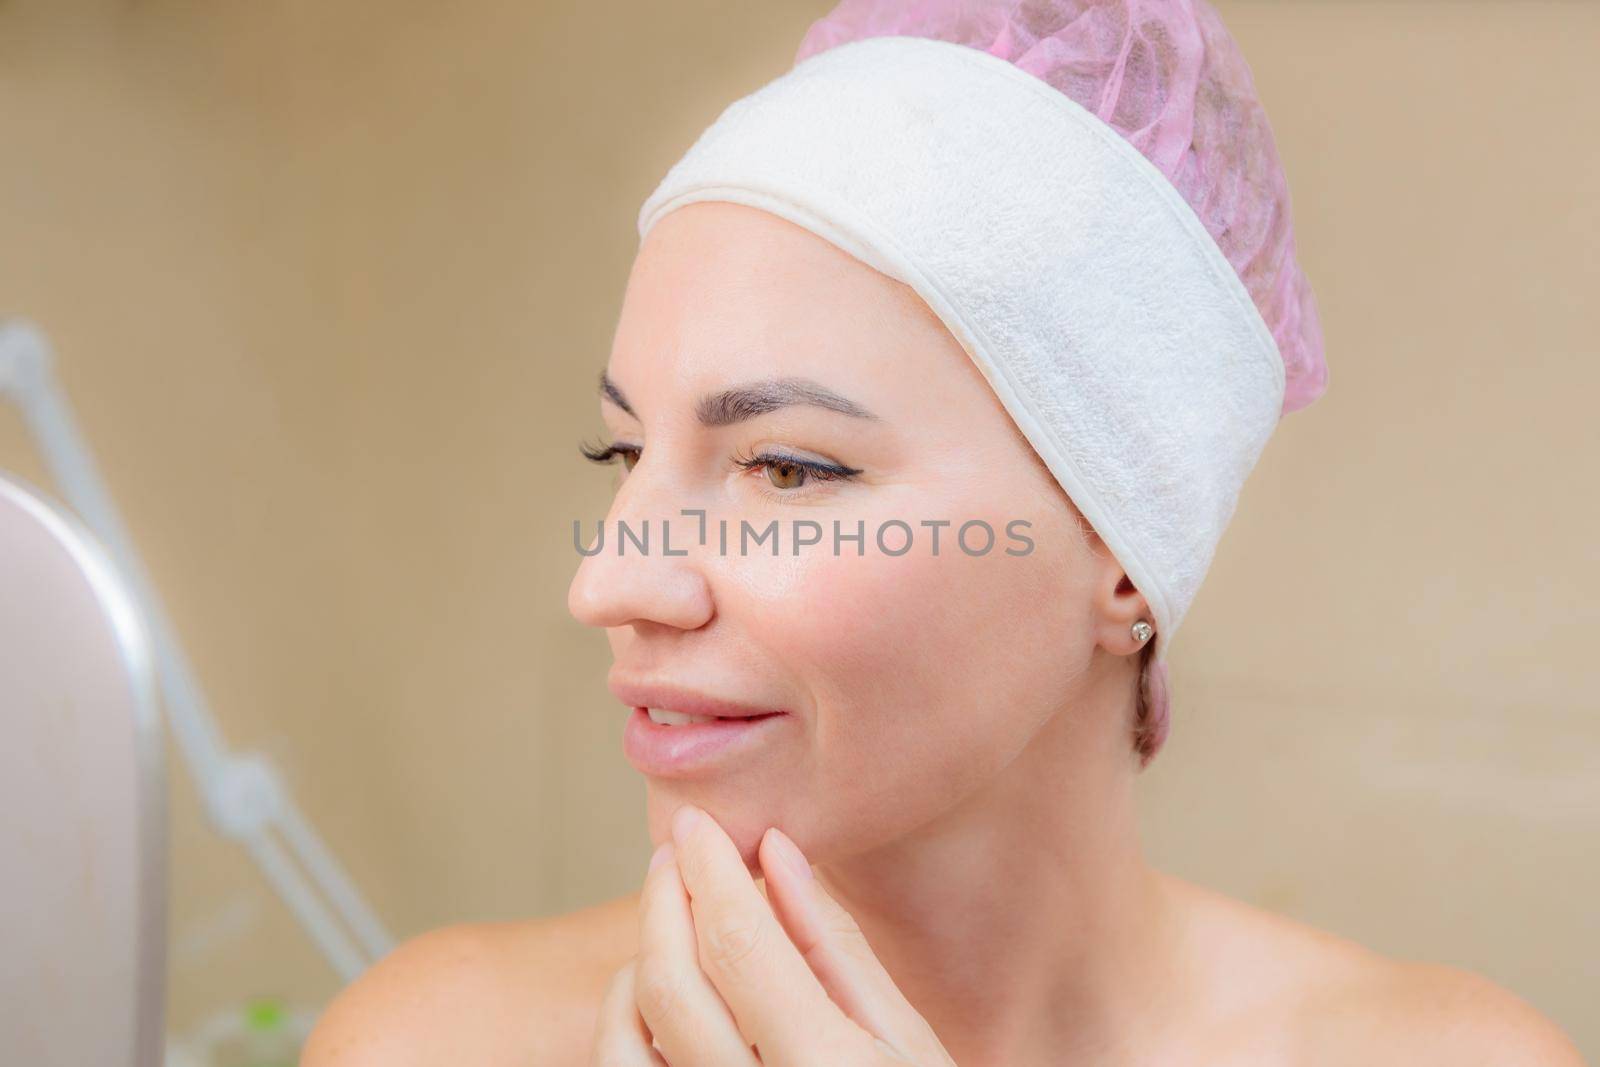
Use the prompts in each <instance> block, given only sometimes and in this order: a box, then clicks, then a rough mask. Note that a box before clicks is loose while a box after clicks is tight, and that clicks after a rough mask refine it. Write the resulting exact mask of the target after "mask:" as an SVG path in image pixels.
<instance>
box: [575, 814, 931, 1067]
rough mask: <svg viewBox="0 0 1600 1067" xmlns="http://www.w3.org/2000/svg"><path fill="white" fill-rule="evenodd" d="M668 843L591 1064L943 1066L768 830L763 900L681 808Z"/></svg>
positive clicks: (705, 824) (827, 899)
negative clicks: (635, 949)
mask: <svg viewBox="0 0 1600 1067" xmlns="http://www.w3.org/2000/svg"><path fill="white" fill-rule="evenodd" d="M672 837H673V840H672V841H670V842H664V843H663V844H662V845H661V847H660V848H658V849H657V850H656V854H655V855H654V856H653V857H652V858H651V861H650V871H649V873H648V874H646V876H645V882H644V891H643V893H642V894H641V896H640V902H639V952H638V954H637V955H636V956H635V957H634V958H633V959H632V960H630V961H629V962H628V963H627V964H626V965H625V966H623V967H622V968H621V969H620V970H619V971H618V972H617V973H616V975H614V976H613V977H612V979H611V983H610V984H609V985H608V986H607V987H606V994H605V999H604V1002H603V1003H602V1005H601V1008H600V1019H599V1022H598V1023H597V1025H596V1030H595V1046H594V1057H593V1059H592V1060H591V1063H592V1064H593V1065H595V1067H647V1065H654V1067H660V1065H663V1064H665V1065H667V1067H751V1065H754V1064H766V1065H769V1067H779V1065H781V1067H801V1065H804V1067H811V1065H823V1064H826V1065H829V1067H880V1065H888V1064H900V1065H902V1067H903V1065H905V1064H913V1065H915V1067H954V1063H953V1062H952V1061H951V1059H950V1056H949V1054H948V1053H946V1052H945V1050H944V1047H943V1046H942V1045H941V1044H940V1043H939V1039H938V1038H937V1037H936V1036H935V1035H934V1032H933V1028H932V1027H930V1026H929V1025H928V1023H927V1021H926V1020H925V1019H923V1018H922V1016H921V1015H919V1014H918V1013H917V1011H916V1009H915V1008H913V1007H912V1006H911V1004H910V1002H909V1001H907V1000H906V998H905V996H904V995H902V994H901V992H900V990H899V989H898V988H897V987H896V986H895V984H894V980H893V979H891V978H890V977H889V973H888V972H887V971H885V970H884V968H883V965H882V964H881V963H880V962H878V958H877V956H876V955H874V953H873V951H872V949H871V948H870V947H868V945H867V940H866V938H865V937H863V936H862V933H861V928H860V927H859V926H857V925H856V922H855V920H854V919H852V918H851V917H850V914H849V913H848V912H847V911H845V910H844V908H843V907H841V906H840V905H839V903H838V902H837V901H835V900H834V899H833V898H832V897H831V896H829V895H828V893H827V892H826V891H825V890H824V889H823V888H822V886H821V884H820V883H818V882H817V881H816V879H815V878H814V877H812V873H811V867H810V865H809V864H808V863H807V862H806V859H805V857H804V856H802V855H801V853H800V850H799V848H798V847H796V846H795V844H794V842H792V841H790V840H789V838H788V837H786V836H784V834H783V833H782V832H781V831H779V830H778V828H777V827H772V828H771V829H769V830H768V831H767V832H766V833H765V834H764V835H763V836H762V838H761V844H760V847H759V849H758V853H757V854H758V856H759V858H760V862H761V871H762V875H763V877H764V878H765V880H766V886H767V895H766V897H765V898H764V897H763V896H762V894H761V891H760V889H759V888H757V886H756V883H755V879H753V878H752V877H751V876H750V872H749V870H747V869H746V867H745V864H744V860H743V859H742V858H741V857H740V855H739V851H738V848H737V847H736V846H735V845H734V843H733V841H732V840H731V839H730V838H729V837H728V835H727V833H726V832H725V831H724V830H723V829H722V827H721V826H719V825H717V823H716V821H715V820H714V819H712V818H711V816H709V815H707V814H706V813H705V812H703V811H701V810H700V809H698V808H694V807H690V806H684V807H682V808H679V809H678V811H677V812H675V813H674V815H673V819H672ZM769 901H770V903H769ZM652 1044H653V1046H654V1047H652ZM658 1050H659V1051H658Z"/></svg>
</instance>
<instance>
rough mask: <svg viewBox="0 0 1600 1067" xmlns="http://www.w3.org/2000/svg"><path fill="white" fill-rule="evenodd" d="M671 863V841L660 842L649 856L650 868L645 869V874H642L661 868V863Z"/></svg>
mask: <svg viewBox="0 0 1600 1067" xmlns="http://www.w3.org/2000/svg"><path fill="white" fill-rule="evenodd" d="M671 862H672V842H671V841H663V842H661V844H659V845H657V846H656V850H655V851H654V852H652V853H651V854H650V866H649V867H646V868H645V872H644V873H645V874H649V873H650V872H651V871H653V870H655V869H656V868H657V867H659V866H661V865H662V864H663V863H671Z"/></svg>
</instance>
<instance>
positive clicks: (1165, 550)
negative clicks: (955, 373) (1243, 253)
mask: <svg viewBox="0 0 1600 1067" xmlns="http://www.w3.org/2000/svg"><path fill="white" fill-rule="evenodd" d="M703 200H719V201H731V202H734V203H740V204H746V205H749V206H751V207H756V208H760V209H762V210H765V211H769V212H771V213H773V214H775V215H778V216H780V217H782V218H785V219H788V220H789V221H791V222H794V223H796V224H797V225H800V226H803V227H805V228H806V229H808V230H811V231H813V232H815V233H816V234H818V235H819V236H821V237H823V238H825V239H827V240H828V241H830V242H832V243H833V244H835V245H837V246H839V247H840V248H842V249H843V250H845V251H847V252H849V253H850V254H852V255H854V256H855V257H856V258H858V259H860V260H862V261H863V262H865V263H867V264H868V265H870V266H872V267H874V268H876V269H877V270H879V271H881V272H883V273H884V274H886V275H888V276H890V277H892V278H895V279H897V280H899V281H901V282H903V283H905V284H906V285H909V286H910V287H911V288H912V289H914V290H915V291H916V292H917V293H918V294H919V295H920V296H921V297H922V299H923V300H925V301H926V302H927V304H928V306H929V307H930V308H931V309H932V310H933V312H934V313H935V314H936V315H938V317H939V319H940V320H941V321H942V322H943V323H944V325H945V326H946V328H948V329H949V330H950V332H951V333H952V334H953V335H954V336H955V337H956V339H957V340H958V341H959V342H960V343H961V345H962V346H963V347H964V348H965V349H966V351H967V353H968V354H969V355H970V356H971V357H972V359H973V361H974V362H975V363H976V364H977V365H978V367H979V369H980V370H982V372H983V375H984V377H985V378H986V379H988V382H989V384H990V385H991V386H992V387H993V389H994V391H995V393H996V394H997V395H998V396H999V398H1000V401H1001V402H1002V403H1003V404H1004V405H1005V408H1006V410H1007V411H1008V412H1009V413H1010V414H1011V417H1012V418H1013V419H1014V420H1015V421H1016V423H1017V426H1018V427H1019V428H1020V429H1021V431H1022V433H1023V435H1024V436H1026V438H1027V439H1028V441H1029V442H1030V443H1031V444H1032V445H1033V447H1034V449H1035V450H1036V451H1037V452H1038V453H1039V456H1040V457H1041V458H1042V459H1043V460H1044V462H1045V464H1046V466H1048V467H1049V469H1050V471H1051V473H1053V474H1054V475H1055V477H1056V479H1057V481H1059V482H1060V483H1061V486H1062V488H1063V489H1064V490H1065V491H1066V493H1067V495H1068V496H1069V497H1070V498H1071V499H1072V501H1073V503H1074V504H1075V505H1076V506H1077V508H1078V510H1079V511H1081V512H1082V513H1083V515H1084V517H1085V518H1086V519H1087V520H1088V521H1089V522H1090V524H1091V525H1093V527H1094V529H1095V531H1096V533H1098V534H1099V536H1100V538H1101V539H1102V540H1103V541H1104V542H1105V543H1106V546H1107V547H1108V548H1109V549H1110V550H1111V552H1112V553H1113V554H1114V555H1115V556H1116V558H1117V561H1118V562H1119V563H1120V564H1121V565H1122V567H1123V569H1124V570H1126V571H1127V574H1128V578H1129V580H1130V581H1131V582H1132V583H1133V585H1134V586H1135V588H1137V589H1138V590H1139V592H1140V593H1142V594H1143V595H1144V597H1145V599H1146V601H1147V602H1148V603H1149V605H1150V609H1151V612H1152V613H1153V614H1154V615H1155V623H1156V647H1155V651H1154V653H1152V655H1153V656H1154V657H1155V658H1156V659H1157V660H1165V658H1166V654H1167V648H1168V646H1169V645H1170V643H1171V641H1172V636H1173V634H1174V633H1175V632H1176V631H1177V629H1178V625H1179V624H1180V623H1181V622H1182V620H1183V617H1184V615H1185V613H1186V612H1187V611H1188V608H1189V605H1190V603H1191V602H1192V601H1193V599H1194V595H1195V592H1196V590H1197V589H1198V588H1199V586H1200V582H1201V580H1202V579H1203V578H1204V577H1205V573H1206V570H1207V569H1208V568H1209V567H1210V564H1211V559H1212V556H1213V554H1214V553H1215V550H1216V545H1217V542H1218V540H1219V539H1220V538H1221V536H1222V531H1223V530H1224V528H1225V527H1226V526H1227V524H1228V521H1229V520H1230V518H1231V517H1232V515H1233V511H1234V508H1235V506H1236V504H1237V501H1238V496H1239V491H1240V489H1241V487H1242V486H1243V483H1244V480H1245V478H1246V477H1247V476H1248V475H1249V473H1250V471H1251V469H1252V468H1253V467H1254V466H1255V463H1256V460H1257V458H1258V457H1259V456H1260V454H1261V450H1262V448H1263V447H1265V445H1266V442H1267V439H1268V438H1269V437H1270V436H1271V435H1272V432H1273V430H1274V429H1275V428H1276V426H1277V423H1278V419H1279V417H1280V415H1281V413H1282V407H1283V395H1284V366H1283V361H1282V359H1281V358H1280V356H1279V354H1278V349H1277V345H1276V343H1275V342H1274V341H1273V338H1272V334H1271V332H1270V331H1269V330H1268V328H1267V325H1266V323H1265V322H1264V321H1263V320H1262V318H1261V314H1260V312H1259V311H1257V309H1256V306H1255V303H1254V302H1253V301H1252V300H1251V298H1250V295H1249V293H1248V292H1247V291H1246V289H1245V287H1244V284H1243V283H1242V282H1241V281H1240V280H1239V276H1238V274H1237V273H1236V272H1235V271H1234V269H1233V267H1232V266H1231V265H1230V264H1229V263H1228V261H1227V259H1226V258H1225V257H1224V256H1223V254H1222V251H1221V249H1220V248H1218V247H1217V244H1216V242H1215V241H1214V240H1213V239H1212V238H1211V235H1210V234H1209V233H1207V232H1206V229H1205V227H1204V225H1203V224H1202V223H1201V222H1200V219H1199V218H1198V217H1197V216H1196V215H1195V213H1194V210H1193V209H1192V208H1191V207H1190V206H1189V204H1188V203H1187V202H1186V201H1185V200H1184V199H1183V197H1182V196H1181V195H1180V194H1179V193H1178V191H1177V190H1176V189H1175V188H1174V187H1173V186H1172V184H1171V183H1170V182H1169V181H1168V180H1167V179H1166V177H1165V176H1164V175H1162V174H1161V172H1160V171H1158V170H1156V168H1155V167H1154V166H1153V165H1152V164H1151V163H1150V161H1149V160H1147V159H1145V157H1144V156H1142V155H1140V154H1139V151H1138V150H1137V149H1136V148H1134V147H1133V145H1131V144H1130V143H1128V142H1127V141H1126V140H1124V139H1123V138H1122V137H1121V136H1120V135H1119V134H1118V133H1117V132H1116V131H1115V130H1113V129H1112V128H1111V127H1110V126H1108V125H1107V124H1105V123H1104V122H1102V121H1101V120H1100V119H1098V118H1096V117H1095V116H1094V115H1092V114H1090V113H1089V112H1088V111H1086V110H1084V109H1083V108H1082V107H1081V106H1079V105H1078V104H1077V103H1076V102H1075V101H1073V100H1072V99H1071V98H1070V97H1068V96H1066V95H1065V94H1063V93H1061V92H1059V91H1057V90H1056V89H1054V88H1053V87H1051V86H1050V85H1048V84H1046V83H1045V82H1043V81H1041V80H1039V79H1038V78H1035V77H1034V76H1033V75H1031V74H1029V73H1027V72H1026V71H1024V70H1021V69H1020V68H1018V67H1016V66H1013V65H1012V64H1011V63H1009V62H1007V61H1005V60H1003V59H999V58H997V57H995V56H992V55H990V54H988V53H987V52H983V51H980V50H978V49H976V48H972V47H969V46H966V45H958V44H953V43H950V42H947V41H940V40H935V39H931V38H922V37H872V38H867V39H864V40H858V41H852V42H850V43H847V44H842V45H837V46H835V47H833V48H830V49H828V50H826V51H823V52H820V53H818V54H816V55H813V56H810V57H809V58H807V59H805V60H803V61H802V62H800V63H799V64H797V65H796V66H794V67H793V68H792V69H791V70H789V71H788V72H787V73H785V74H784V75H782V76H781V77H779V78H777V79H776V80H774V81H772V82H770V83H768V84H767V85H765V86H763V87H762V88H760V89H758V90H757V91H755V92H754V93H751V94H750V95H749V96H746V97H744V98H743V99H740V100H737V101H735V102H734V103H733V104H731V105H729V106H728V108H727V109H726V110H724V111H723V113H722V114H721V115H720V116H719V117H718V118H717V120H716V121H715V122H714V123H712V125H711V126H710V127H708V128H707V129H706V130H705V132H704V133H702V134H701V135H700V137H699V139H698V140H696V141H695V143H694V145H693V146H691V147H690V149H689V151H688V152H687V153H686V154H685V155H684V156H683V158H682V159H680V160H679V161H678V162H677V163H676V164H675V165H674V166H673V167H672V169H671V170H670V171H668V172H667V175H666V176H665V177H664V178H663V179H662V180H661V183H660V184H659V185H658V186H657V187H656V189H655V191H654V192H653V193H651V195H650V196H649V198H648V199H646V200H645V202H644V205H643V206H642V207H641V208H640V211H639V239H640V241H641V242H643V240H644V238H645V235H646V234H647V233H649V231H650V228H651V226H653V225H654V224H655V223H656V222H657V221H658V220H659V219H660V218H661V217H662V216H664V215H665V214H666V213H667V212H669V211H672V210H673V209H674V208H678V207H682V206H683V205H685V204H690V203H694V202H696V201H703Z"/></svg>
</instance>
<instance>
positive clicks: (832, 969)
mask: <svg viewBox="0 0 1600 1067" xmlns="http://www.w3.org/2000/svg"><path fill="white" fill-rule="evenodd" d="M757 853H758V855H759V856H760V859H761V869H762V873H763V875H764V877H765V880H766V883H767V902H768V903H769V904H770V905H771V906H772V910H773V912H774V913H775V914H776V915H777V917H778V921H779V922H780V923H782V924H783V928H784V930H785V931H786V932H787V933H788V935H789V940H791V941H793V942H794V945H795V947H796V948H797V949H799V950H800V954H801V956H803V957H804V958H805V961H806V963H807V964H808V965H809V966H810V967H811V970H812V973H814V974H815V975H816V976H817V980H818V981H819V982H821V983H822V986H823V988H824V989H826V990H827V992H828V996H829V997H830V998H832V1000H833V1002H834V1003H835V1004H837V1005H839V1007H840V1009H841V1010H843V1011H844V1013H845V1014H846V1015H848V1016H849V1017H850V1018H851V1019H853V1020H855V1022H856V1023H857V1024H858V1025H859V1026H861V1027H862V1028H863V1029H865V1030H866V1031H867V1032H868V1033H870V1034H872V1035H873V1036H874V1037H877V1038H880V1039H882V1041H883V1043H885V1044H887V1045H888V1046H889V1047H890V1048H891V1049H892V1050H893V1051H894V1052H895V1053H897V1054H898V1055H900V1056H903V1057H905V1058H906V1059H907V1060H908V1062H915V1063H930V1064H931V1063H949V1062H950V1059H949V1055H948V1053H946V1052H945V1050H944V1047H943V1046H942V1045H941V1044H940V1043H939V1039H938V1037H937V1036H935V1035H934V1032H933V1028H932V1027H930V1026H929V1025H928V1022H927V1020H926V1019H924V1018H923V1017H922V1015H921V1014H920V1013H918V1011H917V1010H916V1008H914V1007H912V1005H911V1002H910V1001H908V1000H907V999H906V998H905V994H903V993H901V992H900V987H899V986H897V985H895V983H894V979H893V978H891V977H890V976H889V972H888V971H887V970H885V969H884V966H883V964H882V962H880V961H879V959H878V956H877V953H875V952H873V951H872V946H871V945H869V944H868V943H867V938H866V935H865V934H863V933H862V932H861V927H860V925H859V924H858V923H857V922H856V920H855V917H854V916H852V915H851V914H850V913H849V912H848V911H846V910H845V909H844V906H843V905H841V904H840V903H839V902H838V901H837V900H834V899H833V897H832V896H831V895H830V894H829V893H828V891H827V890H826V889H824V888H823V887H822V883H821V882H819V881H817V879H816V877H815V876H814V875H813V874H812V871H811V865H810V864H809V863H808V862H807V861H806V858H805V855H804V854H803V853H802V852H801V851H800V848H799V846H797V845H796V844H795V843H794V842H793V841H791V840H790V839H789V837H788V836H787V835H786V834H784V833H783V831H781V830H779V829H778V828H777V827H776V826H774V827H772V828H770V829H769V830H768V831H767V832H766V834H764V835H763V836H762V838H761V844H760V846H759V847H758V849H757Z"/></svg>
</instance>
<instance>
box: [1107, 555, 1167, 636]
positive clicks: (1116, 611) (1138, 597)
mask: <svg viewBox="0 0 1600 1067" xmlns="http://www.w3.org/2000/svg"><path fill="white" fill-rule="evenodd" d="M1102 563H1103V566H1102V567H1101V570H1100V574H1099V575H1098V576H1097V577H1096V580H1095V590H1094V600H1095V608H1096V611H1095V617H1096V619H1097V620H1098V622H1097V626H1098V627H1099V633H1097V634H1096V635H1095V638H1096V641H1097V642H1098V643H1099V644H1100V646H1101V647H1103V648H1104V649H1105V650H1106V651H1107V652H1110V653H1111V654H1112V655H1114V656H1132V655H1136V654H1137V653H1138V652H1139V651H1140V650H1141V649H1143V648H1145V647H1146V646H1148V645H1151V644H1153V643H1154V642H1155V637H1154V636H1153V635H1152V636H1151V637H1149V638H1147V639H1145V640H1143V641H1141V640H1139V639H1138V638H1137V637H1135V636H1134V635H1133V624H1134V623H1136V622H1138V621H1139V620H1140V619H1143V620H1144V621H1145V622H1148V623H1149V624H1150V625H1151V626H1152V627H1154V626H1155V624H1156V617H1155V615H1154V614H1153V613H1152V612H1151V611H1150V605H1149V604H1147V603H1146V602H1145V599H1144V594H1143V593H1141V592H1139V590H1137V589H1135V588H1134V586H1133V582H1132V581H1130V580H1129V579H1128V575H1127V572H1125V571H1124V570H1123V569H1122V567H1121V566H1120V565H1119V564H1118V563H1117V561H1116V560H1115V559H1114V558H1113V557H1112V556H1111V555H1110V554H1109V553H1107V554H1106V555H1105V556H1104V558H1103V559H1102Z"/></svg>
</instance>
